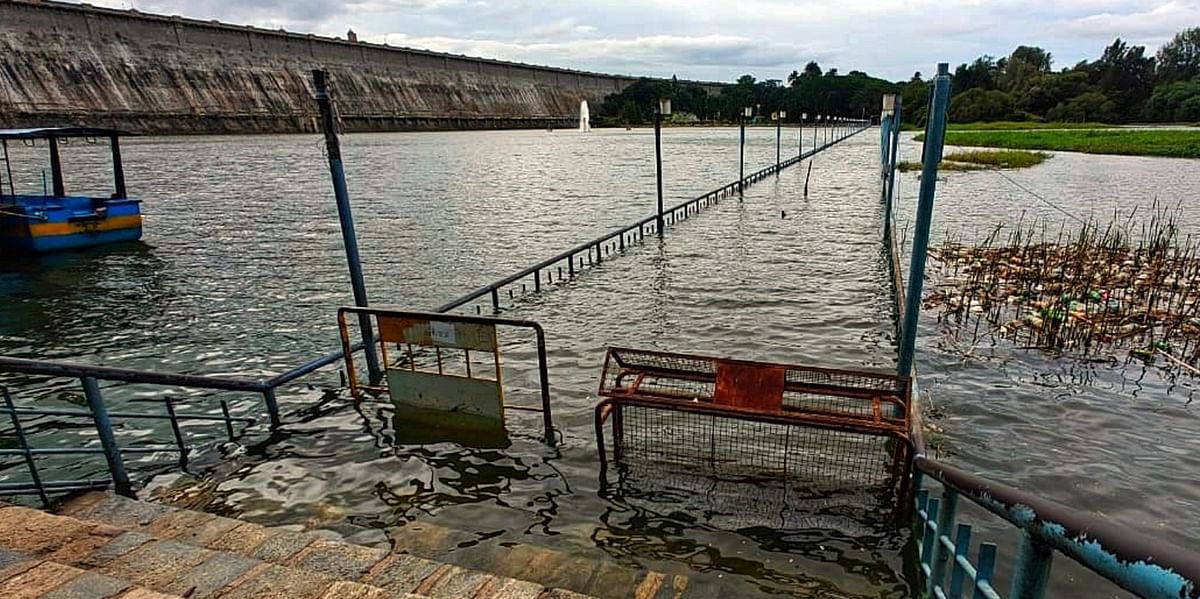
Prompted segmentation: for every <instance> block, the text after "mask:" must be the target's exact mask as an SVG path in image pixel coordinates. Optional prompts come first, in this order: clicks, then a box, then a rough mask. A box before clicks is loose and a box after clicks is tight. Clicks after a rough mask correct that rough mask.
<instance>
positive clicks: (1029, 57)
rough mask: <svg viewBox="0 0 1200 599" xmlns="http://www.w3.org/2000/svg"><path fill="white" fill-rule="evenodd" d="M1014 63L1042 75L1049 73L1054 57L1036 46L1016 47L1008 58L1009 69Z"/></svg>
mask: <svg viewBox="0 0 1200 599" xmlns="http://www.w3.org/2000/svg"><path fill="white" fill-rule="evenodd" d="M1014 62H1020V63H1022V64H1025V65H1027V66H1030V67H1032V68H1033V69H1034V70H1036V71H1039V72H1042V73H1049V72H1050V68H1051V66H1052V65H1053V64H1054V57H1053V55H1051V54H1050V53H1049V52H1047V51H1045V50H1043V49H1041V48H1039V47H1037V46H1017V49H1016V50H1013V52H1012V54H1011V55H1010V56H1009V57H1008V64H1009V66H1010V67H1011V66H1012V64H1013V63H1014Z"/></svg>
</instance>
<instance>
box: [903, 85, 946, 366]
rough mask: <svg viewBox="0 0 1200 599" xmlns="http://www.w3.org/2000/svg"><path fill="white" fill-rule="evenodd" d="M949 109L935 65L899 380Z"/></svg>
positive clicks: (913, 334) (911, 340)
mask: <svg viewBox="0 0 1200 599" xmlns="http://www.w3.org/2000/svg"><path fill="white" fill-rule="evenodd" d="M949 105H950V65H949V64H948V63H941V64H939V65H938V74H937V77H936V78H935V79H934V82H933V94H932V98H931V101H930V108H931V109H930V111H929V117H928V120H927V121H926V123H925V147H924V151H923V152H922V154H923V155H924V164H922V166H921V194H920V199H919V200H918V203H917V224H916V228H915V229H914V230H913V249H912V262H911V263H910V266H909V269H908V293H907V294H906V296H905V302H904V326H903V327H902V328H901V330H900V334H901V342H900V363H899V365H898V366H897V369H896V370H897V372H898V373H899V374H900V375H901V376H908V375H909V374H910V373H912V365H913V352H914V349H915V347H916V344H917V317H918V316H919V315H920V313H921V290H922V287H923V286H924V283H925V259H926V252H928V250H929V229H930V223H931V221H932V220H933V198H934V195H935V194H936V192H937V172H938V162H940V161H941V159H942V146H943V144H944V143H945V136H946V109H947V108H948V107H949Z"/></svg>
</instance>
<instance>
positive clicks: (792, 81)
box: [787, 70, 800, 87]
mask: <svg viewBox="0 0 1200 599" xmlns="http://www.w3.org/2000/svg"><path fill="white" fill-rule="evenodd" d="M799 80H800V71H796V70H793V71H792V72H791V73H789V74H788V76H787V83H788V87H791V86H793V85H796V82H797V81H799Z"/></svg>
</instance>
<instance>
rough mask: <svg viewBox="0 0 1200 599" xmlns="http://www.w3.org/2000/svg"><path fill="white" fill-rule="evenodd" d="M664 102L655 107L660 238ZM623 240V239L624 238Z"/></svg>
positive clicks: (660, 231)
mask: <svg viewBox="0 0 1200 599" xmlns="http://www.w3.org/2000/svg"><path fill="white" fill-rule="evenodd" d="M662 108H663V106H662V101H661V100H659V103H658V106H655V107H654V166H655V173H656V174H657V175H658V219H657V224H658V236H659V237H662V236H663V191H662V179H663V177H662V117H663V110H662ZM622 239H623V238H622Z"/></svg>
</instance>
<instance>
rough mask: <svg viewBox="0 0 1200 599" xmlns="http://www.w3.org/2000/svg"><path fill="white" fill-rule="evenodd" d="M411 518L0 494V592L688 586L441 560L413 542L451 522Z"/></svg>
mask: <svg viewBox="0 0 1200 599" xmlns="http://www.w3.org/2000/svg"><path fill="white" fill-rule="evenodd" d="M408 528H410V527H404V529H401V532H402V533H403V534H399V535H396V536H393V540H392V543H391V544H390V546H389V545H385V546H378V547H369V546H364V545H355V544H352V543H347V542H344V541H342V540H339V539H337V538H331V537H328V536H322V535H319V534H316V533H312V532H295V531H289V530H282V529H277V528H268V527H263V526H259V525H257V524H252V523H249V522H243V521H240V520H234V519H231V518H223V517H220V516H214V515H212V514H205V513H201V512H194V511H189V510H183V509H178V508H173V507H170V506H167V505H162V504H155V503H147V502H142V501H135V500H132V499H126V498H123V497H120V496H116V495H111V494H107V493H100V492H93V493H88V494H84V495H81V496H78V497H75V498H73V499H71V500H70V501H68V502H66V503H65V504H64V505H63V506H62V508H61V509H60V513H59V514H49V513H45V512H41V511H38V510H35V509H30V508H25V507H19V506H4V504H0V597H5V598H6V599H16V598H21V599H26V598H27V599H34V598H39V597H41V598H51V597H53V598H57V599H64V598H81V599H82V598H89V599H102V598H103V599H109V598H117V597H119V598H121V599H171V598H175V599H178V598H179V597H187V598H189V599H205V598H209V597H212V598H229V599H234V598H237V599H241V598H246V599H249V598H251V597H279V598H281V599H283V598H287V599H386V598H395V599H420V598H424V597H428V598H445V599H459V598H474V599H588V598H589V597H591V594H586V595H585V594H580V593H578V592H573V591H570V590H567V589H564V588H556V587H551V586H548V585H546V584H544V583H542V582H535V581H534V580H536V579H539V578H546V577H552V578H555V577H556V578H560V579H562V580H564V581H566V582H567V583H568V584H570V585H571V586H576V587H580V588H595V589H597V590H599V591H600V594H601V596H603V597H614V598H615V597H638V598H644V599H655V598H675V599H679V598H681V597H683V596H684V594H685V591H686V590H687V588H688V587H687V579H686V578H684V577H681V576H670V575H664V574H660V573H657V572H646V573H643V574H642V575H640V576H638V577H631V576H628V575H627V574H625V573H623V572H621V571H620V570H619V569H612V568H611V567H610V568H607V569H597V568H593V567H591V566H589V564H587V563H585V561H583V560H580V559H577V558H572V556H570V555H567V554H559V553H556V552H553V551H549V550H544V549H535V548H531V547H528V546H516V547H512V548H509V549H507V550H506V551H505V553H503V555H500V554H496V555H491V556H488V557H486V558H479V559H477V561H476V564H473V565H472V566H471V567H463V566H458V565H453V564H447V563H442V562H438V561H434V560H430V559H425V558H423V557H418V556H417V555H413V553H414V552H410V551H409V546H412V547H413V548H414V549H417V551H420V548H422V547H427V546H428V544H429V543H430V542H436V540H435V539H440V538H443V537H445V536H446V534H447V533H446V531H445V530H431V529H420V528H418V529H416V530H411V531H410V530H407V529H408ZM435 528H436V527H435ZM501 571H502V572H505V573H507V574H508V575H505V574H499V573H496V572H501ZM593 599H594V598H593Z"/></svg>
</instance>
